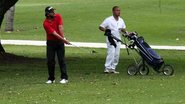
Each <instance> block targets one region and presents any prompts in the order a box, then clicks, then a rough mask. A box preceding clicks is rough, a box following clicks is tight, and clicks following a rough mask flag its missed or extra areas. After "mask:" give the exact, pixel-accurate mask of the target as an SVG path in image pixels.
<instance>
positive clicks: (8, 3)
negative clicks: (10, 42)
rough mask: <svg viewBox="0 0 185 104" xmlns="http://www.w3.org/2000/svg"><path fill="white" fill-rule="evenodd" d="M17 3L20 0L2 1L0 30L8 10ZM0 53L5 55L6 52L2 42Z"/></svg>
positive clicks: (0, 2)
mask: <svg viewBox="0 0 185 104" xmlns="http://www.w3.org/2000/svg"><path fill="white" fill-rule="evenodd" d="M17 1H18V0H0V29H1V24H2V21H3V18H4V14H5V13H6V11H7V10H8V9H10V7H12V6H13V5H15V3H16V2H17ZM0 53H5V50H4V48H3V47H2V45H1V41H0Z"/></svg>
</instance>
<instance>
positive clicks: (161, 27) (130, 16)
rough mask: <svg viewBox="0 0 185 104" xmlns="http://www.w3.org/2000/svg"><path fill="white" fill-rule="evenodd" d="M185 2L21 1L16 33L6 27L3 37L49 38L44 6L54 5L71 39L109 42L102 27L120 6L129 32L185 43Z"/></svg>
mask: <svg viewBox="0 0 185 104" xmlns="http://www.w3.org/2000/svg"><path fill="white" fill-rule="evenodd" d="M184 3H185V1H183V0H175V1H174V0H161V8H160V7H159V0H101V1H99V0H93V1H92V0H85V1H84V0H60V1H55V0H44V3H43V0H20V1H19V2H18V3H17V5H16V14H15V32H13V33H11V34H7V33H4V32H3V30H4V29H2V32H1V39H26V40H45V32H44V30H43V27H42V22H43V20H44V18H45V17H44V8H45V7H46V6H48V5H51V6H54V7H55V8H56V9H57V10H56V12H57V13H61V14H62V16H63V18H64V26H65V33H66V37H67V38H68V39H69V40H71V41H80V42H105V39H104V36H103V33H102V32H101V31H99V30H98V26H99V24H100V23H101V22H102V21H103V19H104V18H106V17H107V16H110V15H112V13H111V8H112V7H113V6H114V5H119V6H120V7H121V9H122V13H121V15H122V17H123V18H124V20H125V22H126V25H127V29H128V31H137V32H138V33H140V34H141V35H142V36H144V37H145V38H146V40H148V41H149V42H150V44H155V45H184V44H185V42H184V41H183V40H184V39H185V30H184V24H183V21H185V20H184V18H183V17H184V16H185V14H184V5H183V4H184ZM3 27H4V26H3ZM95 37H96V38H95ZM176 38H179V41H176Z"/></svg>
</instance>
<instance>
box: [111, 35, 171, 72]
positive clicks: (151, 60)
mask: <svg viewBox="0 0 185 104" xmlns="http://www.w3.org/2000/svg"><path fill="white" fill-rule="evenodd" d="M109 36H111V37H112V38H114V39H115V40H116V41H119V42H121V43H122V44H124V45H125V46H126V49H127V53H128V55H129V49H130V50H131V51H133V50H135V51H136V52H137V53H138V54H139V55H140V56H141V60H140V61H139V62H137V60H136V58H135V57H134V56H133V58H134V61H135V64H132V65H129V66H128V68H127V73H128V74H129V75H136V74H137V73H139V74H141V75H148V73H149V66H150V67H152V68H153V69H154V71H156V72H157V73H163V74H164V75H168V76H169V75H173V73H174V70H173V67H172V66H171V65H167V64H165V63H164V60H163V58H161V57H160V56H159V55H158V54H157V53H156V52H155V51H154V50H153V49H152V48H151V47H150V46H149V45H148V44H147V43H146V42H145V41H144V38H143V37H141V36H138V33H137V32H132V33H130V34H129V35H128V34H126V35H123V36H124V41H125V43H124V42H123V41H122V40H120V39H118V38H116V37H114V36H113V35H109ZM125 38H127V39H128V41H129V44H126V40H125Z"/></svg>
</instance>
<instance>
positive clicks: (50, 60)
mask: <svg viewBox="0 0 185 104" xmlns="http://www.w3.org/2000/svg"><path fill="white" fill-rule="evenodd" d="M47 66H48V75H49V77H48V80H51V81H54V80H55V50H54V47H53V46H47Z"/></svg>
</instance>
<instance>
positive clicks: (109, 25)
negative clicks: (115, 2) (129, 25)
mask: <svg viewBox="0 0 185 104" xmlns="http://www.w3.org/2000/svg"><path fill="white" fill-rule="evenodd" d="M100 26H101V27H103V28H105V29H110V30H111V33H112V35H114V36H115V37H117V38H119V39H121V31H120V30H119V29H120V28H123V29H125V28H126V25H125V22H124V21H123V19H122V18H121V17H119V18H118V21H117V20H116V19H115V18H114V17H113V16H110V17H107V18H106V19H105V20H104V21H103V22H102V24H101V25H100Z"/></svg>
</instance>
